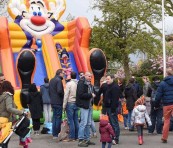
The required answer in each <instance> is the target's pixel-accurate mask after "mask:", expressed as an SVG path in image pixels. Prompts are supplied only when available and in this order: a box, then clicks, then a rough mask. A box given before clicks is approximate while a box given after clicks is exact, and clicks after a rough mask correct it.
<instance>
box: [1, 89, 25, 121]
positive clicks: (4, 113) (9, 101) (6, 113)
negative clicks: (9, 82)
mask: <svg viewBox="0 0 173 148" xmlns="http://www.w3.org/2000/svg"><path fill="white" fill-rule="evenodd" d="M11 114H15V115H22V114H23V111H21V110H18V109H16V108H15V104H14V101H13V95H12V94H11V93H9V92H4V93H3V94H2V95H0V117H6V118H8V119H10V116H11Z"/></svg>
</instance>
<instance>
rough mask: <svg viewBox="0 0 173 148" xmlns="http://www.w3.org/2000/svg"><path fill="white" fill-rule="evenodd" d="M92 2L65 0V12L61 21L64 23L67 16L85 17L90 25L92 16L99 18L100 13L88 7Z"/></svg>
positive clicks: (88, 0)
mask: <svg viewBox="0 0 173 148" xmlns="http://www.w3.org/2000/svg"><path fill="white" fill-rule="evenodd" d="M92 3H93V0H66V4H67V6H66V11H65V13H64V15H63V16H62V18H61V20H62V21H64V20H65V18H66V17H67V16H68V14H71V15H72V16H75V17H76V18H77V17H86V18H87V19H88V21H89V23H90V25H92V22H93V20H94V15H96V16H100V15H101V13H100V12H99V11H98V10H92V9H91V8H90V7H91V5H92Z"/></svg>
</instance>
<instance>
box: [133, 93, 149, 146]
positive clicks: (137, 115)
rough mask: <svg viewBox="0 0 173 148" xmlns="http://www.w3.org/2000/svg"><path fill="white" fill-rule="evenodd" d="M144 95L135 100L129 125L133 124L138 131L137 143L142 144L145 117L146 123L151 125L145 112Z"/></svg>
mask: <svg viewBox="0 0 173 148" xmlns="http://www.w3.org/2000/svg"><path fill="white" fill-rule="evenodd" d="M144 102H145V97H144V96H142V97H141V98H139V99H138V100H137V101H136V102H135V108H134V109H133V112H132V117H131V125H135V126H136V128H137V131H138V143H139V145H142V144H143V126H144V124H145V119H146V121H147V122H148V125H149V126H151V120H150V118H149V115H148V113H147V109H146V106H144V105H143V104H144Z"/></svg>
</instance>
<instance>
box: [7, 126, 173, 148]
mask: <svg viewBox="0 0 173 148" xmlns="http://www.w3.org/2000/svg"><path fill="white" fill-rule="evenodd" d="M96 127H97V129H98V123H96ZM121 127H122V126H121ZM160 138H161V135H156V134H154V135H148V134H147V130H145V131H144V144H143V145H142V146H141V147H142V148H170V147H172V146H173V132H172V133H170V134H169V139H168V143H167V144H163V143H161V142H160ZM32 139H33V142H32V143H31V144H30V145H29V148H50V147H51V148H69V147H70V148H77V147H78V146H77V142H59V143H57V142H52V140H51V139H52V137H51V135H39V136H34V135H32ZM91 140H92V141H93V142H95V143H96V145H95V146H89V147H90V148H101V143H100V142H99V141H100V139H99V134H98V137H97V138H93V139H91ZM20 147H21V146H19V145H18V137H17V136H16V135H13V136H12V138H11V141H10V144H9V148H20ZM114 147H117V148H137V147H139V145H138V144H137V134H136V131H135V132H129V131H128V130H124V129H123V128H121V136H120V144H118V145H114V146H112V148H114Z"/></svg>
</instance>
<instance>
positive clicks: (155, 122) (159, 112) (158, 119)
mask: <svg viewBox="0 0 173 148" xmlns="http://www.w3.org/2000/svg"><path fill="white" fill-rule="evenodd" d="M152 80H153V82H152V84H151V86H152V93H151V113H150V117H151V122H152V125H151V126H149V127H148V133H149V134H153V132H154V130H155V128H156V132H157V134H162V127H163V124H162V117H163V107H162V103H161V102H160V105H159V106H158V108H157V109H155V108H154V105H155V98H156V92H157V88H158V86H159V84H160V79H159V77H158V76H155V77H153V79H152Z"/></svg>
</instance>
